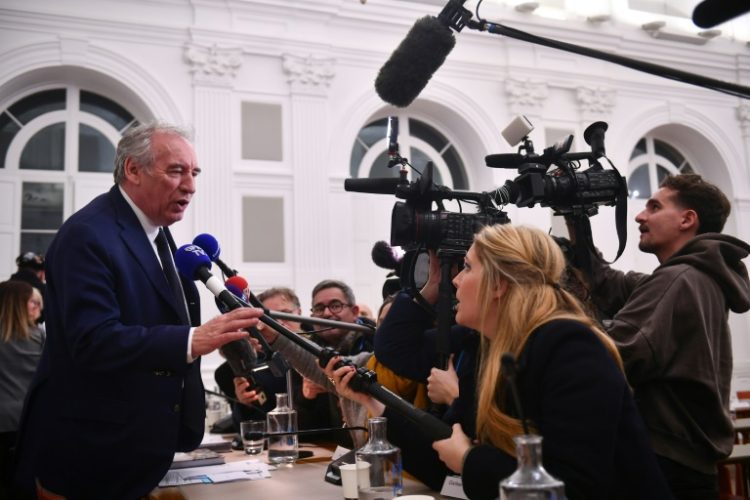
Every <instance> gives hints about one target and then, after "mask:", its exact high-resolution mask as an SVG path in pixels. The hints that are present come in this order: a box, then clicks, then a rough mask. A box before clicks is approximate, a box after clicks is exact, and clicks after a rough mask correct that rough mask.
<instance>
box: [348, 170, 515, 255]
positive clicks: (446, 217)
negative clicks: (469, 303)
mask: <svg viewBox="0 0 750 500" xmlns="http://www.w3.org/2000/svg"><path fill="white" fill-rule="evenodd" d="M433 169H434V166H433V164H432V162H429V163H427V166H426V167H425V171H424V173H423V174H422V176H421V177H420V178H419V179H418V180H416V181H412V182H409V181H408V180H407V178H406V170H404V169H402V170H401V173H400V176H399V177H398V178H391V177H387V178H378V179H346V180H345V181H344V189H345V190H347V191H356V192H360V193H379V194H394V195H396V197H398V198H402V199H404V200H405V201H403V202H401V201H397V202H396V204H395V205H394V206H393V211H392V213H391V245H397V246H400V247H402V248H404V250H407V251H408V250H412V249H416V248H427V249H429V250H456V251H463V252H466V251H467V250H468V249H469V247H470V246H471V244H472V242H473V240H474V233H476V232H477V231H478V230H479V228H481V227H482V226H485V225H489V224H498V223H499V224H504V223H506V222H509V221H510V219H508V215H507V214H506V213H505V212H503V211H502V210H499V209H497V208H496V207H495V205H494V203H493V201H492V195H491V194H490V193H475V192H470V191H461V190H452V189H449V188H447V187H445V186H438V185H435V184H434V183H433V181H432V176H433V174H432V172H433ZM443 200H457V201H466V202H469V203H471V204H473V205H476V207H477V210H476V212H475V213H463V212H458V213H456V212H448V211H447V210H445V207H444V206H443V203H442V201H443ZM433 202H434V203H435V204H436V206H437V209H436V210H433V209H432V206H433Z"/></svg>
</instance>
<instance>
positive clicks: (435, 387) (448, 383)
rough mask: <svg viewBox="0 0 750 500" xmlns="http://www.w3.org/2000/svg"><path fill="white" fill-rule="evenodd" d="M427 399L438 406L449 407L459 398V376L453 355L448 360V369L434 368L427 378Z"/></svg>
mask: <svg viewBox="0 0 750 500" xmlns="http://www.w3.org/2000/svg"><path fill="white" fill-rule="evenodd" d="M427 397H428V398H430V401H432V402H433V403H437V404H443V405H449V404H451V403H453V400H454V399H456V398H457V397H458V375H456V369H455V368H454V367H453V355H452V354H451V357H450V359H449V360H448V369H447V370H441V369H439V368H433V369H432V370H430V376H429V377H427Z"/></svg>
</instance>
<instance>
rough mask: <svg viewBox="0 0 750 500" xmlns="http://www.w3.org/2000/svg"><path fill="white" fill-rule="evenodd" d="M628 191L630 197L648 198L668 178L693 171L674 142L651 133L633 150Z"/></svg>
mask: <svg viewBox="0 0 750 500" xmlns="http://www.w3.org/2000/svg"><path fill="white" fill-rule="evenodd" d="M629 166H630V176H629V178H628V192H629V195H630V197H631V198H635V199H643V200H647V199H648V198H650V197H651V195H652V194H653V192H654V191H656V190H657V189H658V187H659V184H660V183H661V181H663V180H664V178H665V177H668V176H670V175H676V174H688V173H693V168H692V167H691V166H690V163H689V162H688V161H687V159H686V158H685V156H684V155H683V154H682V153H680V151H678V150H677V148H676V147H674V146H672V145H671V144H669V143H667V142H665V141H663V140H660V139H656V138H655V137H654V136H652V135H647V136H645V137H643V138H642V139H641V140H640V141H638V143H637V144H636V145H635V148H633V151H632V152H631V153H630V162H629Z"/></svg>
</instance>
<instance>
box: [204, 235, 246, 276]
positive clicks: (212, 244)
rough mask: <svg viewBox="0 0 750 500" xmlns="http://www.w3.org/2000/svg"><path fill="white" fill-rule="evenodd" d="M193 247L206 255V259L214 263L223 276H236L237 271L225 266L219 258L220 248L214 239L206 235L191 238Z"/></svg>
mask: <svg viewBox="0 0 750 500" xmlns="http://www.w3.org/2000/svg"><path fill="white" fill-rule="evenodd" d="M193 245H197V246H199V247H201V248H202V249H203V251H204V252H206V254H207V255H208V258H209V259H211V262H216V265H217V266H219V269H221V272H223V273H224V275H225V276H228V277H232V276H236V275H237V271H235V270H234V269H232V268H231V267H229V266H228V265H226V264H225V263H224V262H222V260H221V259H220V258H219V255H220V254H221V247H220V246H219V242H218V241H217V239H216V238H214V237H213V236H211V235H210V234H208V233H203V234H199V235H198V236H196V237H195V238H193Z"/></svg>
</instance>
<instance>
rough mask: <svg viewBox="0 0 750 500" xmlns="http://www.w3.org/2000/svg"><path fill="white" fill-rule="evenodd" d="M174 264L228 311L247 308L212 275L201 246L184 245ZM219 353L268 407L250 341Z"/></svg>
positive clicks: (226, 348) (261, 403)
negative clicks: (205, 289) (199, 281)
mask: <svg viewBox="0 0 750 500" xmlns="http://www.w3.org/2000/svg"><path fill="white" fill-rule="evenodd" d="M174 261H175V266H176V267H177V269H178V270H179V271H180V274H182V275H183V276H185V277H186V278H188V279H192V280H194V279H196V278H197V279H200V280H201V281H202V282H203V283H205V285H206V287H207V288H208V289H209V290H210V291H211V293H213V294H214V296H216V297H217V298H218V299H219V300H220V301H221V303H222V304H223V305H224V306H225V307H226V308H227V309H228V310H233V309H237V308H239V307H244V304H243V302H240V300H239V299H238V298H237V297H236V296H235V295H234V294H233V293H232V292H230V291H229V290H227V289H226V288H225V287H224V284H223V283H222V282H221V280H219V279H218V278H217V277H215V276H214V275H213V274H211V272H210V271H209V269H211V259H210V258H209V257H208V255H207V254H206V252H204V251H203V249H202V248H201V247H199V246H198V245H183V246H181V247H180V248H178V249H177V252H175V254H174ZM219 351H220V352H221V353H222V354H223V355H224V357H225V358H227V362H228V363H229V366H230V368H231V369H232V373H234V375H235V376H236V377H244V378H246V379H247V380H248V382H250V385H251V386H252V387H253V388H254V390H255V391H256V393H257V395H258V403H259V404H260V405H263V404H265V402H266V401H267V400H268V396H267V395H266V393H265V391H264V390H263V388H262V387H261V385H260V384H259V383H258V382H257V380H256V378H255V374H254V370H255V368H256V364H257V362H258V355H257V353H256V352H255V349H253V346H252V345H251V344H250V342H248V341H246V340H244V339H240V340H235V341H233V342H229V343H227V344H224V345H223V346H221V347H220V348H219Z"/></svg>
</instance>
